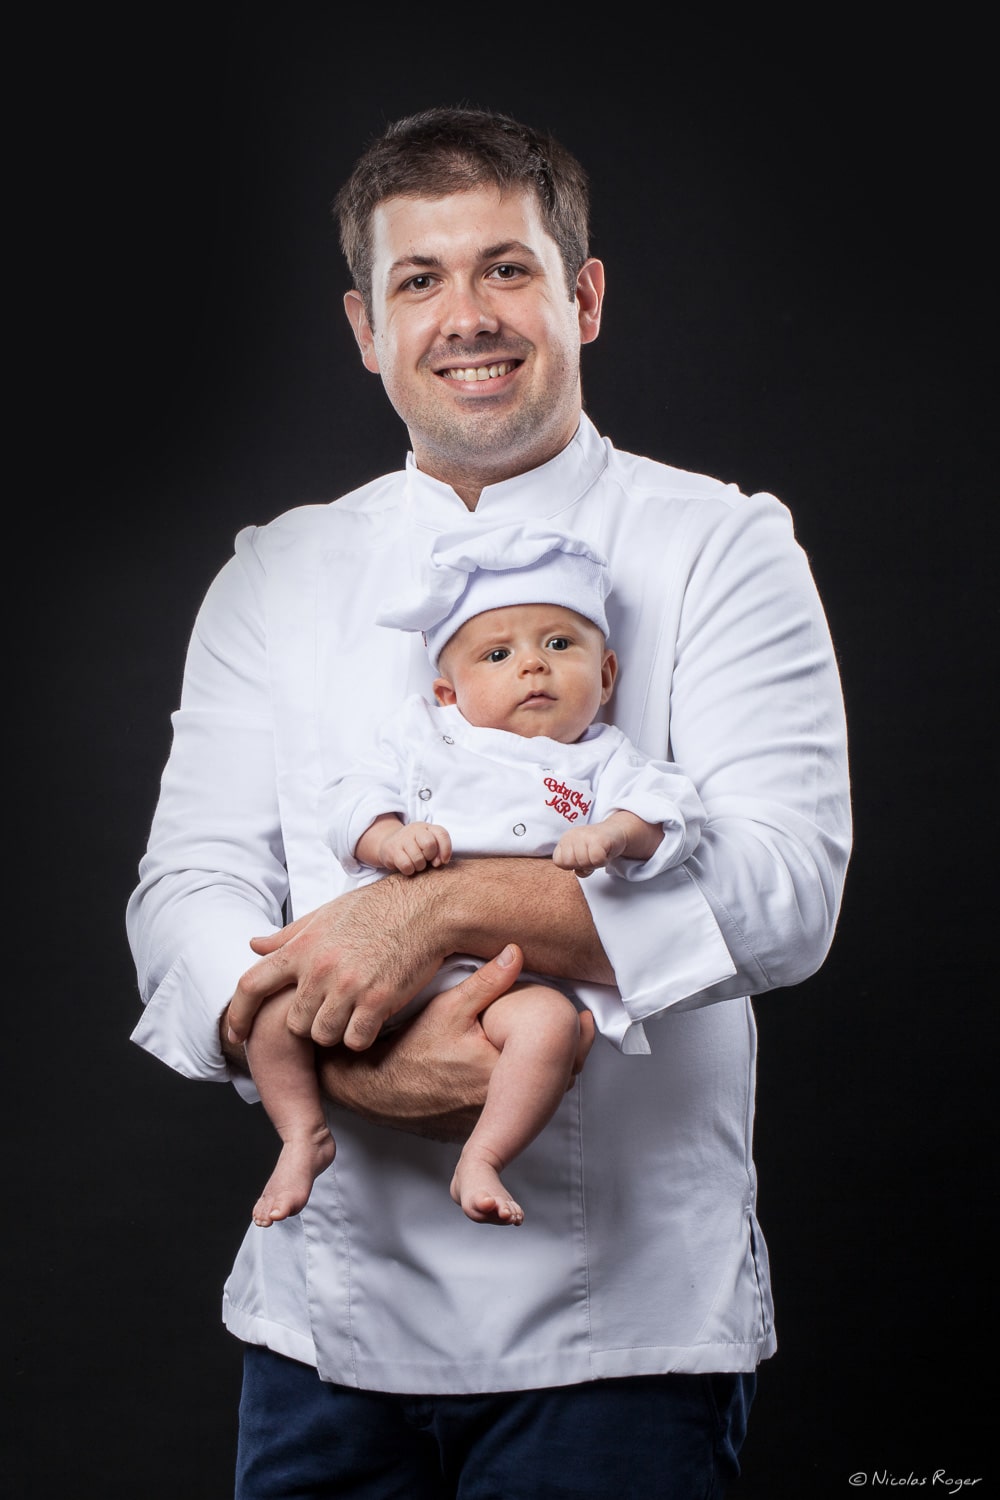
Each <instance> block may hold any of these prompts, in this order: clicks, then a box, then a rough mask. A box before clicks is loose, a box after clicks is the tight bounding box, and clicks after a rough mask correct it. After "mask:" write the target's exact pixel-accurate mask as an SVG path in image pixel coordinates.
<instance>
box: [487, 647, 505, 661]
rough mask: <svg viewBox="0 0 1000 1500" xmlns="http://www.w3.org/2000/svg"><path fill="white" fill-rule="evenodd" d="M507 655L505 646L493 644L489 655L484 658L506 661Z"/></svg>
mask: <svg viewBox="0 0 1000 1500" xmlns="http://www.w3.org/2000/svg"><path fill="white" fill-rule="evenodd" d="M509 655H510V652H509V651H508V650H507V648H506V646H495V647H494V649H493V650H492V651H491V652H490V654H489V656H488V657H487V658H486V660H487V661H506V660H507V658H508V656H509Z"/></svg>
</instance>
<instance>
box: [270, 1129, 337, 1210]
mask: <svg viewBox="0 0 1000 1500" xmlns="http://www.w3.org/2000/svg"><path fill="white" fill-rule="evenodd" d="M336 1151H337V1147H336V1145H335V1144H334V1140H333V1136H332V1135H331V1134H330V1132H329V1131H328V1130H327V1131H324V1132H323V1133H322V1135H321V1136H313V1135H309V1136H297V1137H296V1138H295V1139H294V1140H291V1141H286V1142H285V1144H284V1145H283V1146H282V1148H281V1155H280V1156H279V1157H278V1161H277V1164H276V1166H275V1168H274V1171H273V1172H272V1173H271V1175H270V1177H269V1178H268V1179H267V1186H266V1187H265V1188H264V1191H263V1192H262V1193H261V1195H260V1197H259V1198H258V1199H257V1202H256V1203H255V1204H254V1208H253V1221H254V1223H255V1224H256V1225H258V1227H259V1228H261V1229H266V1228H267V1227H268V1225H269V1224H273V1223H274V1222H275V1221H276V1220H277V1219H288V1218H290V1217H291V1216H292V1215H293V1214H297V1213H301V1212H302V1210H303V1209H304V1208H305V1206H306V1204H307V1203H308V1202H309V1194H310V1193H311V1192H312V1185H313V1183H314V1182H315V1181H316V1178H317V1177H318V1176H319V1174H320V1173H321V1172H325V1171H326V1169H327V1167H328V1166H329V1165H330V1163H331V1162H332V1161H333V1158H334V1156H335V1155H336Z"/></svg>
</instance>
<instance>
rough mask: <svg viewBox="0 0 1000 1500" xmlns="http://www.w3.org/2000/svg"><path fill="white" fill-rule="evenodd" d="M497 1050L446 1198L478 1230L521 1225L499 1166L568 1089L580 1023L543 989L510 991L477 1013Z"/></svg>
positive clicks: (568, 1005)
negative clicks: (479, 1111)
mask: <svg viewBox="0 0 1000 1500" xmlns="http://www.w3.org/2000/svg"><path fill="white" fill-rule="evenodd" d="M482 1023H483V1029H484V1031H485V1032H486V1035H487V1036H488V1037H489V1039H490V1041H491V1042H492V1043H493V1045H494V1046H495V1047H497V1048H498V1049H499V1050H500V1057H499V1058H498V1060H497V1063H496V1066H495V1067H494V1069H493V1075H492V1077H491V1078H490V1086H489V1091H488V1093H487V1096H486V1103H485V1104H484V1105H483V1112H482V1114H481V1115H480V1117H479V1120H478V1122H477V1124H476V1128H475V1129H474V1130H473V1132H472V1134H471V1135H470V1136H469V1139H468V1140H467V1141H466V1143H465V1146H464V1148H463V1151H462V1155H461V1157H460V1158H459V1162H458V1166H457V1167H456V1168H455V1175H454V1177H453V1178H452V1182H451V1196H452V1197H453V1198H454V1200H455V1202H456V1203H460V1204H461V1205H462V1208H463V1209H464V1210H465V1212H466V1213H467V1214H468V1216H469V1218H470V1219H475V1220H476V1221H477V1222H478V1223H481V1224H520V1223H521V1222H522V1220H523V1219H524V1210H523V1209H522V1208H521V1205H520V1204H519V1203H518V1202H516V1200H515V1199H513V1198H512V1197H511V1196H510V1194H509V1193H508V1191H507V1189H506V1188H505V1187H504V1185H503V1183H502V1182H501V1180H500V1173H501V1172H502V1171H503V1169H504V1167H505V1166H507V1164H508V1163H509V1162H510V1161H511V1160H512V1158H513V1157H515V1156H517V1155H518V1153H519V1152H521V1151H523V1150H524V1148H525V1146H527V1145H529V1143H530V1142H531V1141H533V1140H534V1139H535V1136H536V1135H538V1133H539V1132H540V1131H541V1130H542V1129H543V1127H544V1126H545V1125H547V1124H548V1122H549V1120H551V1118H552V1116H553V1115H554V1114H555V1112H556V1109H557V1108H558V1106H559V1101H560V1099H561V1098H562V1096H563V1094H565V1092H566V1089H567V1088H568V1086H569V1080H570V1075H571V1073H572V1069H573V1062H574V1060H575V1057H576V1045H577V1038H578V1036H579V1033H580V1021H579V1017H578V1016H577V1012H576V1008H575V1006H574V1005H573V1002H572V1001H571V1000H569V999H567V997H566V996H565V995H563V994H560V992H559V991H558V990H553V989H549V988H548V986H547V985H543V984H526V985H517V986H515V987H514V989H512V990H511V991H510V993H509V994H507V995H501V997H500V999H499V1000H494V1001H493V1004H492V1005H490V1006H488V1007H487V1009H486V1010H485V1011H484V1012H483V1014H482Z"/></svg>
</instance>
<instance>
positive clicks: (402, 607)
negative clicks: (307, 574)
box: [375, 522, 611, 671]
mask: <svg viewBox="0 0 1000 1500" xmlns="http://www.w3.org/2000/svg"><path fill="white" fill-rule="evenodd" d="M417 561H418V562H419V561H423V560H421V559H418V560H417ZM610 587H611V580H610V578H609V577H608V560H607V558H606V557H604V556H603V555H602V554H601V553H599V552H595V551H594V549H593V547H588V545H587V543H586V542H584V541H582V540H581V538H580V537H574V536H569V535H567V534H566V533H565V532H559V531H555V530H553V528H552V527H551V526H536V525H532V524H531V523H530V522H528V523H521V524H519V525H515V526H497V527H495V528H493V529H492V530H490V531H484V530H483V529H482V527H476V526H471V525H468V524H467V525H466V526H465V527H463V528H462V529H461V530H459V531H455V532H447V533H445V535H443V536H440V537H437V538H435V540H434V543H433V545H432V546H431V549H430V552H429V554H428V556H427V559H426V561H425V562H424V565H423V566H421V567H420V568H419V571H418V576H417V577H416V578H415V579H414V580H413V583H412V584H411V586H410V588H409V590H408V591H404V593H403V594H402V596H401V597H400V596H398V595H393V596H390V598H389V599H388V600H387V601H386V602H385V603H384V604H383V605H382V607H381V608H380V609H379V610H378V612H377V614H376V616H375V618H376V620H377V622H378V624H379V625H388V626H392V627H394V628H396V629H399V630H420V631H422V632H423V636H424V641H425V642H426V645H427V651H428V654H429V656H430V662H431V666H432V667H433V668H434V670H435V671H437V668H438V662H439V661H440V658H441V652H442V651H443V650H444V648H445V646H447V644H448V642H449V641H450V640H451V638H452V636H453V635H454V634H455V633H456V632H457V631H459V630H461V628H462V626H463V625H464V624H465V623H466V621H468V620H471V619H473V618H474V616H475V615H481V614H484V613H485V612H486V610H488V609H499V608H502V607H503V606H505V605H510V604H559V605H562V606H563V607H564V608H565V609H573V610H575V611H576V613H577V614H578V615H583V617H584V619H587V620H593V622H594V624H595V625H596V626H597V627H598V629H599V630H600V632H601V634H602V635H603V636H605V637H606V636H607V633H608V617H607V615H606V614H605V612H604V601H605V599H606V598H607V595H608V590H609V589H610Z"/></svg>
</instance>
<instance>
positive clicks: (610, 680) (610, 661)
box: [601, 651, 618, 703]
mask: <svg viewBox="0 0 1000 1500" xmlns="http://www.w3.org/2000/svg"><path fill="white" fill-rule="evenodd" d="M617 676H618V658H617V656H616V655H615V653H614V652H613V651H605V653H604V660H603V661H602V662H601V702H602V703H607V701H608V699H609V698H610V697H611V691H612V689H613V687H614V685H615V678H616V677H617Z"/></svg>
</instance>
